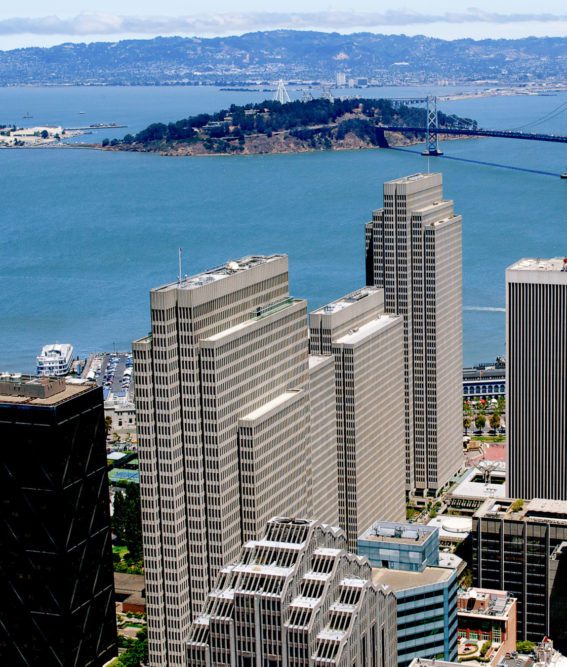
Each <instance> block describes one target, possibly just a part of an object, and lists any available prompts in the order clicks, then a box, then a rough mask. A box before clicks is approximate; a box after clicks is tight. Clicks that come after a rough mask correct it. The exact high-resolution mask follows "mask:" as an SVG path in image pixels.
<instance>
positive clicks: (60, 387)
mask: <svg viewBox="0 0 567 667" xmlns="http://www.w3.org/2000/svg"><path fill="white" fill-rule="evenodd" d="M94 388H96V384H95V383H94V382H85V381H81V380H79V381H73V380H72V379H71V380H67V381H65V380H64V379H63V378H41V377H36V376H35V375H21V374H19V373H17V374H12V375H11V376H9V375H8V374H4V375H0V404H4V405H36V406H54V405H58V404H59V403H64V402H65V401H68V400H69V399H71V398H74V397H75V396H78V395H79V394H84V393H86V392H87V391H91V390H92V389H94Z"/></svg>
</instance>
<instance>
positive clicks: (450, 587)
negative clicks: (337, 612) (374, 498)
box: [358, 521, 457, 667]
mask: <svg viewBox="0 0 567 667" xmlns="http://www.w3.org/2000/svg"><path fill="white" fill-rule="evenodd" d="M358 553H359V555H360V556H366V557H367V558H368V560H369V561H370V563H371V565H372V566H373V570H372V581H373V582H374V583H375V584H377V585H378V584H380V585H382V586H385V587H386V588H387V589H388V590H391V591H393V593H394V595H395V596H396V600H397V627H398V665H399V667H407V666H408V665H409V663H410V662H411V661H412V659H413V658H415V657H418V656H419V657H424V658H439V657H441V658H442V659H444V660H456V658H457V569H455V568H454V567H442V566H440V564H439V533H438V530H437V529H436V528H431V527H429V526H422V525H419V524H407V523H404V524H402V523H398V524H397V523H391V522H384V521H378V522H377V523H375V524H374V526H373V527H372V528H371V529H370V530H367V531H366V532H365V533H364V534H363V535H361V536H360V539H359V541H358Z"/></svg>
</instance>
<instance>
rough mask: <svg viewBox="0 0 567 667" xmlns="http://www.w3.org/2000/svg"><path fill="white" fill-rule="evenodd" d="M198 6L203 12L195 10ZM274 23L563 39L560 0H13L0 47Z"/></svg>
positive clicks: (566, 23) (206, 33)
mask: <svg viewBox="0 0 567 667" xmlns="http://www.w3.org/2000/svg"><path fill="white" fill-rule="evenodd" d="M204 7H206V11H204V10H203V8H204ZM277 28H295V29H305V30H307V29H315V30H324V31H336V32H342V33H352V32H358V31H368V32H377V33H386V34H400V33H405V34H407V35H416V34H424V35H428V36H431V37H440V38H442V39H458V38H461V37H472V38H474V39H483V38H487V37H488V38H490V37H492V38H500V37H505V38H516V37H525V36H528V35H537V36H545V35H550V36H555V37H565V36H567V2H565V0H538V2H534V1H533V0H468V1H467V2H460V1H459V0H434V1H432V2H429V3H428V2H425V0H348V1H346V0H333V1H332V2H328V1H325V0H279V2H276V1H275V0H207V2H206V3H201V2H196V0H160V1H159V2H155V0H51V1H50V2H49V3H46V2H45V0H21V1H20V2H19V3H12V2H10V3H9V2H1V3H0V50H5V49H12V48H19V47H23V46H51V45H54V44H60V43H62V42H93V41H117V40H119V39H131V38H148V37H155V36H157V35H190V36H195V35H196V36H201V37H211V36H222V35H235V34H242V33H244V32H251V31H255V30H273V29H277Z"/></svg>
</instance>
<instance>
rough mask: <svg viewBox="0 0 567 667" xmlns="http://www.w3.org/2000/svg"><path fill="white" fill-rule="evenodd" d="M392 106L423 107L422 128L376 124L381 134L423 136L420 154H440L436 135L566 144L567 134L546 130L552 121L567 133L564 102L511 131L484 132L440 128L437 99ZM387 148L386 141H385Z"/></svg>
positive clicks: (407, 100)
mask: <svg viewBox="0 0 567 667" xmlns="http://www.w3.org/2000/svg"><path fill="white" fill-rule="evenodd" d="M390 101H391V102H393V103H394V104H395V105H407V106H410V105H420V106H421V105H425V108H426V114H425V122H424V124H423V125H422V126H416V127H411V126H407V125H383V124H379V125H378V129H379V130H380V131H381V132H413V133H415V134H423V135H424V136H425V150H424V151H423V152H422V155H427V156H432V157H433V156H437V155H443V152H442V151H441V150H440V149H439V135H453V136H465V137H497V138H500V139H523V140H526V141H547V142H552V143H559V144H567V135H566V134H564V133H563V134H552V133H550V132H549V131H545V128H549V125H550V123H551V122H552V121H555V122H559V123H561V125H562V126H563V127H564V128H566V130H564V132H565V131H567V102H563V104H560V105H559V106H558V107H557V108H555V109H553V110H552V111H550V112H549V113H547V114H545V115H544V116H542V117H541V118H538V119H536V120H534V121H532V122H530V123H526V124H525V125H522V126H521V127H516V128H513V129H511V130H499V129H484V128H479V127H477V125H476V123H475V124H474V125H473V126H471V127H455V126H451V125H448V126H443V125H440V124H439V113H438V109H437V102H438V99H437V97H435V96H428V97H408V98H403V97H398V98H391V99H390ZM384 142H385V145H386V146H387V145H388V143H387V139H386V138H384Z"/></svg>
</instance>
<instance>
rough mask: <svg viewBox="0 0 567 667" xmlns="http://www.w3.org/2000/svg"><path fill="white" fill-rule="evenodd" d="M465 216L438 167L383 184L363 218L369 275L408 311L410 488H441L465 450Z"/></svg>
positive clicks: (395, 307)
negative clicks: (447, 195) (448, 195)
mask: <svg viewBox="0 0 567 667" xmlns="http://www.w3.org/2000/svg"><path fill="white" fill-rule="evenodd" d="M461 264H462V252H461V217H460V216H458V215H455V213H454V211H453V202H451V201H446V200H444V199H443V191H442V176H441V174H415V175H413V176H408V177H405V178H399V179H396V180H394V181H390V182H388V183H385V184H384V207H383V208H382V209H379V210H377V211H374V212H373V214H372V221H371V222H369V223H367V225H366V282H367V284H368V285H375V286H377V287H382V288H383V289H384V306H385V310H386V312H387V313H396V314H399V315H403V318H404V370H405V406H406V419H405V445H406V488H407V490H408V491H410V492H416V493H419V494H423V495H428V494H436V493H437V492H438V491H439V490H440V489H441V488H442V487H443V485H444V484H446V483H447V481H448V480H449V479H450V478H451V476H452V475H453V474H454V473H455V472H456V471H457V470H459V468H460V467H461V466H462V463H463V457H462V440H461V436H462V414H461V413H462V404H461V392H462V387H461V382H462V377H461V373H462V321H461V320H462V313H461V308H462V294H461V292H462V276H461Z"/></svg>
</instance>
